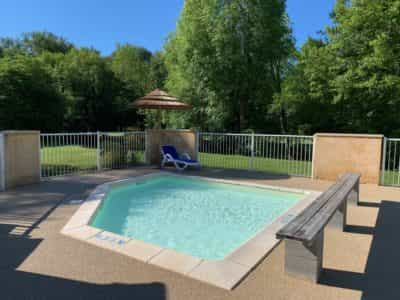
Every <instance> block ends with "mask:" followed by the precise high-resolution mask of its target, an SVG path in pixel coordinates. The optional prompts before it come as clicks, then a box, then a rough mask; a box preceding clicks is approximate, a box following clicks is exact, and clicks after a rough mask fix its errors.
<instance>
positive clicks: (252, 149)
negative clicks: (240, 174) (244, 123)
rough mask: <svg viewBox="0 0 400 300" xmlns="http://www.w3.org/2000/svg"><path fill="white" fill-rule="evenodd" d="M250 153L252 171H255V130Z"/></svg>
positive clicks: (252, 135)
mask: <svg viewBox="0 0 400 300" xmlns="http://www.w3.org/2000/svg"><path fill="white" fill-rule="evenodd" d="M250 155H251V157H250V171H254V132H253V133H252V134H251V145H250Z"/></svg>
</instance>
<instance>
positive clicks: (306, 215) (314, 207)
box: [278, 176, 347, 237]
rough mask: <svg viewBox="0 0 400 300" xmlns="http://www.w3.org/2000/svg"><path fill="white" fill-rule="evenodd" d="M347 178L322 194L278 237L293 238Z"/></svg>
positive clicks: (282, 230) (281, 231) (341, 179)
mask: <svg viewBox="0 0 400 300" xmlns="http://www.w3.org/2000/svg"><path fill="white" fill-rule="evenodd" d="M346 178H347V176H346V177H342V178H340V180H339V181H338V182H337V183H336V184H334V185H332V186H331V187H330V188H329V189H328V190H327V191H326V192H324V193H323V194H321V195H320V196H319V197H318V198H317V199H315V201H314V202H313V203H311V205H309V206H308V207H307V208H306V209H305V210H304V211H303V212H301V213H300V214H299V215H298V216H297V217H296V218H295V219H294V220H292V221H291V222H290V223H289V224H287V225H286V226H285V227H283V228H282V229H281V230H280V231H279V233H278V235H281V236H282V237H285V236H286V235H288V236H292V235H294V234H295V232H296V231H297V230H298V229H299V227H302V226H303V225H304V224H305V223H306V222H308V221H309V220H310V219H311V218H312V217H313V216H314V214H315V213H316V212H318V210H320V209H321V207H322V206H323V205H325V203H326V202H327V201H328V200H329V199H330V198H331V197H332V196H333V195H334V194H335V193H336V192H337V191H338V190H339V189H340V187H341V186H342V185H343V184H344V182H345V179H346Z"/></svg>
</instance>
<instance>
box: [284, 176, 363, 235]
mask: <svg viewBox="0 0 400 300" xmlns="http://www.w3.org/2000/svg"><path fill="white" fill-rule="evenodd" d="M359 178H360V175H359V174H345V175H344V176H342V177H341V178H340V179H339V180H338V182H337V183H335V184H334V185H333V186H331V187H330V188H329V189H328V190H327V191H326V192H324V193H323V194H321V195H320V196H319V197H318V198H317V199H316V200H315V201H314V202H313V203H312V204H311V205H310V206H309V207H308V208H306V209H305V210H304V211H303V212H302V213H301V214H299V215H298V216H297V217H296V218H295V219H294V220H292V221H291V222H290V223H289V224H287V225H286V226H285V227H283V228H282V229H281V230H280V231H279V232H278V233H277V237H278V238H281V239H282V238H289V239H295V240H300V241H305V242H311V241H312V240H313V239H314V237H315V236H316V235H317V234H318V233H319V232H320V231H321V230H322V229H323V228H324V227H325V225H326V224H327V223H328V222H329V220H330V219H331V218H332V216H333V214H334V213H335V211H336V210H337V209H338V207H339V206H340V205H341V204H342V203H343V201H344V200H345V199H346V198H347V196H348V194H349V193H350V192H351V190H352V189H353V188H354V185H356V184H357V182H358V180H359Z"/></svg>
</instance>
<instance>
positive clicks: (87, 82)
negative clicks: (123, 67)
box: [55, 48, 121, 131]
mask: <svg viewBox="0 0 400 300" xmlns="http://www.w3.org/2000/svg"><path fill="white" fill-rule="evenodd" d="M55 68H56V70H57V72H56V76H57V79H56V80H57V81H58V82H59V86H60V89H61V90H62V93H63V94H64V96H65V97H66V115H65V120H66V124H65V126H66V128H67V129H69V130H83V131H85V130H88V131H90V130H92V131H95V130H113V129H116V128H118V124H120V123H119V122H120V120H119V117H118V111H119V110H120V105H121V103H120V98H119V90H120V85H119V82H118V81H117V79H116V78H115V76H114V74H113V72H112V71H111V70H110V68H109V67H108V64H107V61H106V60H105V59H104V58H102V57H101V56H100V54H99V52H97V51H95V50H93V49H86V48H82V49H79V50H78V49H72V50H71V51H69V52H68V53H67V54H66V55H65V56H64V59H62V60H61V62H60V64H59V65H57V66H55Z"/></svg>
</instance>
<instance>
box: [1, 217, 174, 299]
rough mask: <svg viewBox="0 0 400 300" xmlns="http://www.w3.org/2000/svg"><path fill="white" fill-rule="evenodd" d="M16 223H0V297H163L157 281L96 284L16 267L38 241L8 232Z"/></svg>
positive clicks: (163, 288)
mask: <svg viewBox="0 0 400 300" xmlns="http://www.w3.org/2000/svg"><path fill="white" fill-rule="evenodd" d="M18 226H19V225H18ZM18 226H17V225H11V224H7V225H4V224H0V253H1V256H0V278H1V290H0V298H1V299H154V300H164V299H166V288H165V286H164V285H163V284H162V283H157V282H154V283H149V284H129V285H127V284H120V283H113V284H105V285H100V284H92V283H88V282H82V281H75V280H70V279H65V278H58V277H53V276H47V275H42V274H34V273H29V272H24V271H21V270H18V267H19V266H20V265H21V264H22V263H23V262H24V261H25V259H26V258H27V257H29V255H31V253H32V252H34V251H35V249H36V248H37V247H38V246H39V245H40V243H41V242H42V240H41V239H32V238H28V237H26V236H25V235H22V236H16V235H14V234H12V232H13V231H15V227H18Z"/></svg>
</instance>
